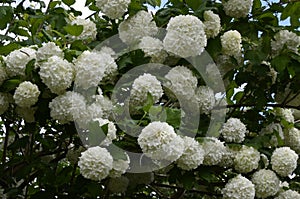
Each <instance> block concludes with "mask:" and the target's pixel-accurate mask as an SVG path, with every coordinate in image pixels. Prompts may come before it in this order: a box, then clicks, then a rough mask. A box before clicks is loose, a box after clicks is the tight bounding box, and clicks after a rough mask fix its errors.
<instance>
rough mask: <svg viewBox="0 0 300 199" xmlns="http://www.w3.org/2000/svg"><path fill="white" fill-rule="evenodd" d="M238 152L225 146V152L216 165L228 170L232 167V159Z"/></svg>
mask: <svg viewBox="0 0 300 199" xmlns="http://www.w3.org/2000/svg"><path fill="white" fill-rule="evenodd" d="M237 152H238V150H237V149H232V148H229V147H228V146H226V150H225V151H224V154H223V156H222V160H221V162H220V163H219V164H218V165H220V166H222V167H224V168H229V167H233V166H234V157H235V155H236V153H237Z"/></svg>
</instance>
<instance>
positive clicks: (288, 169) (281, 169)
mask: <svg viewBox="0 0 300 199" xmlns="http://www.w3.org/2000/svg"><path fill="white" fill-rule="evenodd" d="M297 161H298V155H297V154H296V153H295V151H293V150H291V149H290V147H280V148H277V149H275V151H274V152H273V154H272V156H271V164H272V169H273V170H274V171H275V172H276V173H277V174H278V175H280V176H283V177H286V176H288V175H290V174H292V173H293V171H294V170H295V169H296V168H297Z"/></svg>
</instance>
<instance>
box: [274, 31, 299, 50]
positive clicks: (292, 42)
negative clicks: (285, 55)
mask: <svg viewBox="0 0 300 199" xmlns="http://www.w3.org/2000/svg"><path fill="white" fill-rule="evenodd" d="M299 46H300V36H298V35H297V34H296V33H293V32H291V31H288V30H280V31H279V32H278V33H276V34H275V36H274V40H272V41H271V48H272V51H273V52H274V54H278V53H279V52H280V51H281V50H282V49H283V48H284V47H286V48H287V49H288V50H290V51H292V52H295V53H297V52H298V48H299Z"/></svg>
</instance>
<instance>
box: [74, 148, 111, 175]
mask: <svg viewBox="0 0 300 199" xmlns="http://www.w3.org/2000/svg"><path fill="white" fill-rule="evenodd" d="M78 166H79V168H80V173H81V175H82V176H83V177H85V178H87V179H91V180H95V181H101V180H102V179H104V178H106V177H107V176H108V175H109V172H110V170H111V169H112V167H113V158H112V156H111V155H110V153H109V152H108V151H107V149H105V148H101V147H99V146H96V147H91V148H88V149H87V150H86V151H84V152H82V153H81V156H80V157H79V162H78Z"/></svg>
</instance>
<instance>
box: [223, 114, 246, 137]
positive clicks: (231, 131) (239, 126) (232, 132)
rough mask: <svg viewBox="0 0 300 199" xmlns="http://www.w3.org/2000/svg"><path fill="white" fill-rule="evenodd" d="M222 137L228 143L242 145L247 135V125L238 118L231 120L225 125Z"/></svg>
mask: <svg viewBox="0 0 300 199" xmlns="http://www.w3.org/2000/svg"><path fill="white" fill-rule="evenodd" d="M220 133H221V135H222V136H223V138H224V140H225V141H226V142H235V143H241V142H243V141H244V139H245V135H246V133H247V128H246V125H245V124H244V123H243V122H241V120H240V119H238V118H230V119H228V120H227V122H226V123H225V124H224V125H223V127H222V129H221V132H220Z"/></svg>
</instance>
